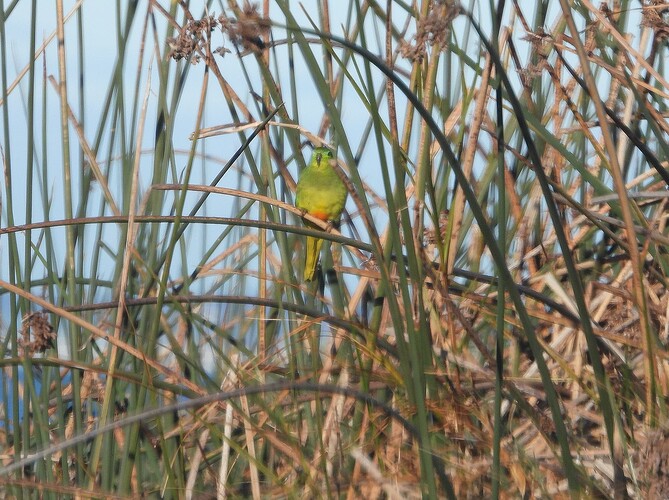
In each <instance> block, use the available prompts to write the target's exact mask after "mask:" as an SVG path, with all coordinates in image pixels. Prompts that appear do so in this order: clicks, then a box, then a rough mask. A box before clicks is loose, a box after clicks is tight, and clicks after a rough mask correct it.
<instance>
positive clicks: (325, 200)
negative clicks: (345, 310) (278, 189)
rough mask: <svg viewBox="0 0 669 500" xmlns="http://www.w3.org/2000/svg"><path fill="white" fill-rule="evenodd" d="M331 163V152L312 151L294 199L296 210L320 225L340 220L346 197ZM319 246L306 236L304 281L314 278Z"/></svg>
mask: <svg viewBox="0 0 669 500" xmlns="http://www.w3.org/2000/svg"><path fill="white" fill-rule="evenodd" d="M332 161H333V155H332V151H330V150H329V149H327V148H316V149H314V152H313V154H312V155H311V161H310V162H309V166H307V168H305V169H304V170H303V171H302V174H301V175H300V179H299V181H298V183H297V193H296V195H295V206H296V207H297V208H299V209H301V210H304V211H305V212H306V213H308V214H309V215H312V216H314V217H317V218H319V219H321V220H323V221H336V220H337V219H339V216H340V215H341V213H342V211H343V210H344V205H346V196H347V195H348V192H347V190H346V185H345V184H344V182H343V181H342V180H341V178H340V177H339V175H338V174H337V172H336V171H335V169H334V168H333V166H332V164H331V162H332ZM322 243H323V240H322V239H320V238H313V237H311V236H307V246H306V260H305V264H304V279H305V280H306V281H311V280H312V279H313V277H314V273H315V272H316V265H317V264H318V256H319V254H320V250H321V245H322Z"/></svg>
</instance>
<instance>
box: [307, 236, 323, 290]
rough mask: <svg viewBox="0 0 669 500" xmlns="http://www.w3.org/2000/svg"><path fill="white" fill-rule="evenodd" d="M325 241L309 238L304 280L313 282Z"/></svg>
mask: <svg viewBox="0 0 669 500" xmlns="http://www.w3.org/2000/svg"><path fill="white" fill-rule="evenodd" d="M322 244H323V240H322V239H321V238H314V237H313V236H307V249H306V259H305V262H304V279H305V281H311V280H312V279H314V274H316V266H317V265H318V257H319V256H320V254H321V245H322Z"/></svg>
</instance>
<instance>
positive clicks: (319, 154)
mask: <svg viewBox="0 0 669 500" xmlns="http://www.w3.org/2000/svg"><path fill="white" fill-rule="evenodd" d="M322 159H323V155H322V154H321V153H317V154H316V164H317V165H318V166H320V165H321V160H322Z"/></svg>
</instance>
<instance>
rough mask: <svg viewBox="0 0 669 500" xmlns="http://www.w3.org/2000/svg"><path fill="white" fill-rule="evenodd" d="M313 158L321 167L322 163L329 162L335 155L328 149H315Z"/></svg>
mask: <svg viewBox="0 0 669 500" xmlns="http://www.w3.org/2000/svg"><path fill="white" fill-rule="evenodd" d="M312 157H313V160H314V162H315V163H316V165H318V166H319V167H320V166H321V162H323V161H326V162H329V161H330V160H331V159H332V157H333V154H332V151H330V150H329V149H328V148H316V149H314V153H313V155H312Z"/></svg>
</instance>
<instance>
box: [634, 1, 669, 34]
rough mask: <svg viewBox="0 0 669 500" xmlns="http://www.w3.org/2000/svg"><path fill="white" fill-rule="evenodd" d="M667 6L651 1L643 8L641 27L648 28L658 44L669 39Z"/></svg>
mask: <svg viewBox="0 0 669 500" xmlns="http://www.w3.org/2000/svg"><path fill="white" fill-rule="evenodd" d="M667 14H669V4H668V3H666V2H664V1H662V0H652V1H651V2H650V3H649V4H648V5H646V6H644V8H643V19H642V21H641V25H642V26H648V27H649V28H651V29H652V30H653V31H654V32H655V40H656V41H658V42H660V41H662V40H666V39H667V38H669V23H667Z"/></svg>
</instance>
